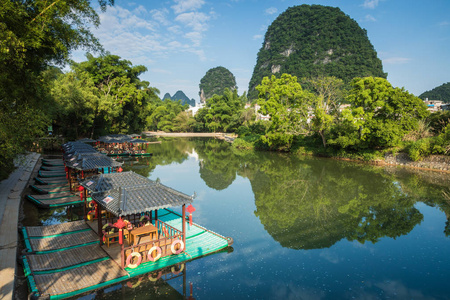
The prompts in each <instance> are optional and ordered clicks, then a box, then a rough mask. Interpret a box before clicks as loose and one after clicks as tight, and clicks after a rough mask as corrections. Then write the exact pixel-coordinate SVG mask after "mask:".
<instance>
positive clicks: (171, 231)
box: [121, 220, 183, 268]
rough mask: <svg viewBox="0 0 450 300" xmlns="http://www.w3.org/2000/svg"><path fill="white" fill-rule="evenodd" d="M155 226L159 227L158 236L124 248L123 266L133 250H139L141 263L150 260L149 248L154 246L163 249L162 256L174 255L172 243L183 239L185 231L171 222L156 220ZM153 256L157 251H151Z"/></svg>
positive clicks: (122, 254)
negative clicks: (170, 223)
mask: <svg viewBox="0 0 450 300" xmlns="http://www.w3.org/2000/svg"><path fill="white" fill-rule="evenodd" d="M155 227H156V228H157V229H158V237H157V238H156V239H153V240H151V241H149V242H146V243H140V244H137V245H131V246H129V247H126V248H123V251H122V253H121V262H122V263H121V264H122V268H125V267H127V264H126V261H127V258H128V256H129V255H131V253H133V252H137V253H139V254H140V255H141V263H145V262H147V261H150V259H149V253H148V252H149V250H150V249H152V248H153V247H159V248H160V249H161V257H165V256H169V255H172V254H173V253H172V249H171V247H172V243H174V242H175V241H176V240H183V233H182V232H181V231H180V230H178V229H176V228H174V227H172V226H170V225H169V224H167V223H165V222H163V221H160V220H156V222H155ZM150 255H152V257H155V256H156V255H157V252H156V251H153V253H151V254H150Z"/></svg>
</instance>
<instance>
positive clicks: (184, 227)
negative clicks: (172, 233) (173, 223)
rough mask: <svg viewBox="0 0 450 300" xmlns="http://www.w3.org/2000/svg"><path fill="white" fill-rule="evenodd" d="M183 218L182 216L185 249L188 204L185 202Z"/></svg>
mask: <svg viewBox="0 0 450 300" xmlns="http://www.w3.org/2000/svg"><path fill="white" fill-rule="evenodd" d="M181 218H182V224H183V244H184V249H185V250H186V204H183V208H182V216H181Z"/></svg>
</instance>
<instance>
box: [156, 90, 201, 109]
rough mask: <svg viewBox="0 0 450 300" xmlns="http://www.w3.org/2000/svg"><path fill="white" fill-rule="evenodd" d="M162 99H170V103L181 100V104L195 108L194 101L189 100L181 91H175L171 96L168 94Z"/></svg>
mask: <svg viewBox="0 0 450 300" xmlns="http://www.w3.org/2000/svg"><path fill="white" fill-rule="evenodd" d="M164 99H170V100H172V101H178V100H181V104H182V105H185V104H189V105H190V106H195V100H194V99H189V98H188V97H187V96H186V94H185V93H183V91H177V92H176V93H175V94H174V95H173V96H170V94H169V93H166V94H165V95H164V97H163V98H162V100H164Z"/></svg>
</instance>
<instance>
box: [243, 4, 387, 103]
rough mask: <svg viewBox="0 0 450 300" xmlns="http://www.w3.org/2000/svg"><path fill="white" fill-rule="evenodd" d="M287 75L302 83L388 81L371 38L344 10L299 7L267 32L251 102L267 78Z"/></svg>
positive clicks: (256, 70) (274, 23)
mask: <svg viewBox="0 0 450 300" xmlns="http://www.w3.org/2000/svg"><path fill="white" fill-rule="evenodd" d="M274 73H280V74H282V73H288V74H291V75H295V76H297V77H298V78H303V77H306V78H311V77H317V76H335V77H337V78H340V79H342V80H344V82H345V83H348V82H350V81H351V80H352V79H353V78H354V77H364V76H378V77H386V74H385V73H384V72H383V68H382V64H381V60H380V59H378V57H377V53H376V51H375V49H374V48H373V46H372V44H371V43H370V41H369V39H368V37H367V33H366V31H365V30H364V29H362V28H361V27H359V25H358V23H357V22H356V21H355V20H353V19H351V18H350V17H349V16H347V15H346V14H344V13H343V12H342V11H341V10H340V9H339V8H335V7H328V6H320V5H300V6H294V7H290V8H288V9H287V10H286V11H285V12H283V13H282V14H280V15H279V16H278V17H277V19H275V21H273V22H272V24H271V25H270V26H269V28H268V29H267V32H266V35H265V39H264V43H263V45H262V47H261V49H260V50H259V52H258V56H257V62H256V65H255V68H254V71H253V75H252V78H251V80H250V83H249V89H248V90H249V98H250V99H255V98H257V95H258V93H257V92H256V91H255V87H256V86H257V85H258V84H259V83H260V82H261V80H262V78H263V77H266V76H271V75H272V74H274Z"/></svg>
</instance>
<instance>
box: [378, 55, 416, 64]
mask: <svg viewBox="0 0 450 300" xmlns="http://www.w3.org/2000/svg"><path fill="white" fill-rule="evenodd" d="M409 61H411V58H407V57H389V58H385V59H383V63H384V64H390V65H398V64H406V63H408V62H409Z"/></svg>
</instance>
